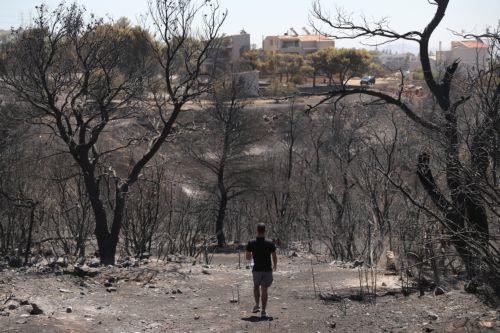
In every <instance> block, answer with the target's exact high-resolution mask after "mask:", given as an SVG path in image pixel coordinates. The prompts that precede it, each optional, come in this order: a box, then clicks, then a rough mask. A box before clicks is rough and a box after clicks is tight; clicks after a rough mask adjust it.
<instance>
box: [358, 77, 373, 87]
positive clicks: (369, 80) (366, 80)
mask: <svg viewBox="0 0 500 333" xmlns="http://www.w3.org/2000/svg"><path fill="white" fill-rule="evenodd" d="M359 84H361V85H362V86H364V85H367V86H369V85H371V84H375V76H363V77H362V78H361V81H360V82H359Z"/></svg>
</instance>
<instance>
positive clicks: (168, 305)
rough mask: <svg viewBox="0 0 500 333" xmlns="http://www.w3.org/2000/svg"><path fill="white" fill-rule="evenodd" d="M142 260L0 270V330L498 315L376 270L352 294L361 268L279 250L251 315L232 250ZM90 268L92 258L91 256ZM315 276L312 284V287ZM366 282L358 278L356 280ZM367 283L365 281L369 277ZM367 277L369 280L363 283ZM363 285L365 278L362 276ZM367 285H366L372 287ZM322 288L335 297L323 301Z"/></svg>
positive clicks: (380, 324) (214, 327)
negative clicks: (404, 285) (367, 293)
mask: <svg viewBox="0 0 500 333" xmlns="http://www.w3.org/2000/svg"><path fill="white" fill-rule="evenodd" d="M169 259H170V261H157V260H155V259H152V260H150V259H145V260H142V261H134V260H129V261H125V262H122V266H124V267H94V268H93V267H89V266H88V265H83V266H80V267H78V266H77V267H75V266H71V265H68V266H67V265H66V263H64V261H59V262H58V263H56V264H53V265H52V266H51V267H50V266H38V267H32V268H29V269H10V268H4V269H3V270H2V271H1V272H0V310H1V311H0V331H1V332H27V333H29V332H47V333H48V332H51V333H52V332H483V331H484V332H493V331H498V330H499V329H500V326H499V325H500V312H499V311H498V309H494V308H491V307H488V306H486V305H485V304H484V303H483V302H481V301H480V300H479V299H478V298H477V297H476V296H475V295H472V294H468V293H465V292H464V291H463V288H462V287H463V286H457V289H452V288H445V289H446V290H444V291H445V292H444V293H443V294H440V293H437V294H440V295H437V294H436V293H434V292H428V293H426V294H425V295H424V296H422V297H419V296H418V293H412V294H410V295H409V296H403V295H402V294H401V293H400V290H401V288H400V285H401V282H400V280H399V277H398V276H394V275H384V272H381V271H380V272H377V274H376V280H377V283H376V286H377V290H376V294H377V297H376V298H371V299H370V301H364V302H363V301H357V300H355V299H356V298H355V297H351V298H353V300H350V299H349V298H344V296H345V297H348V296H353V295H357V294H359V284H360V281H359V274H360V272H363V270H360V269H359V268H353V267H352V266H353V265H352V264H349V263H338V262H334V263H331V262H327V261H326V260H318V258H316V257H312V256H309V255H306V254H299V255H298V256H296V257H283V256H282V257H281V258H280V259H281V260H280V264H279V270H278V272H276V273H275V283H274V284H273V286H272V288H271V289H270V300H269V303H270V304H269V306H268V312H269V315H270V316H271V318H270V320H268V321H260V318H259V317H257V316H255V315H254V314H252V313H251V311H250V310H251V308H252V306H253V300H252V285H251V277H250V271H249V270H248V269H246V267H245V266H242V267H241V268H238V254H216V255H215V257H214V259H213V262H212V265H210V266H204V265H202V264H200V263H195V264H194V265H193V261H194V259H190V258H179V257H171V258H169ZM89 264H90V266H95V263H93V262H90V263H89ZM313 276H314V284H313ZM363 280H364V281H365V277H364V278H363ZM370 281H371V278H370ZM365 283H366V281H365ZM369 284H370V285H372V284H371V282H369ZM372 286H373V285H372ZM320 294H321V295H322V296H324V297H325V295H326V296H332V295H334V296H339V297H340V298H341V301H337V302H334V301H322V300H320V299H319V296H320Z"/></svg>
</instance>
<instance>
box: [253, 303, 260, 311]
mask: <svg viewBox="0 0 500 333" xmlns="http://www.w3.org/2000/svg"><path fill="white" fill-rule="evenodd" d="M259 311H260V306H259V305H258V304H257V305H256V306H254V307H253V309H252V312H253V313H257V312H259Z"/></svg>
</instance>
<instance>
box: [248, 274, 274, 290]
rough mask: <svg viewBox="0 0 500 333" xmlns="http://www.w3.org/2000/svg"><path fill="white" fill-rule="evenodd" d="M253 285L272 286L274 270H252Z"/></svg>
mask: <svg viewBox="0 0 500 333" xmlns="http://www.w3.org/2000/svg"><path fill="white" fill-rule="evenodd" d="M252 276H253V285H254V286H262V287H266V288H267V287H270V286H271V284H272V283H273V272H252Z"/></svg>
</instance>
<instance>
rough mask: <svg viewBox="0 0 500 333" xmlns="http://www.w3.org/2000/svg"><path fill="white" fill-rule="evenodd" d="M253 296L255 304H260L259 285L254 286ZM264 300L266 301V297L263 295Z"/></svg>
mask: <svg viewBox="0 0 500 333" xmlns="http://www.w3.org/2000/svg"><path fill="white" fill-rule="evenodd" d="M253 296H254V297H255V305H256V306H258V305H259V300H260V289H259V286H253ZM266 300H267V299H266ZM262 301H264V297H262Z"/></svg>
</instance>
